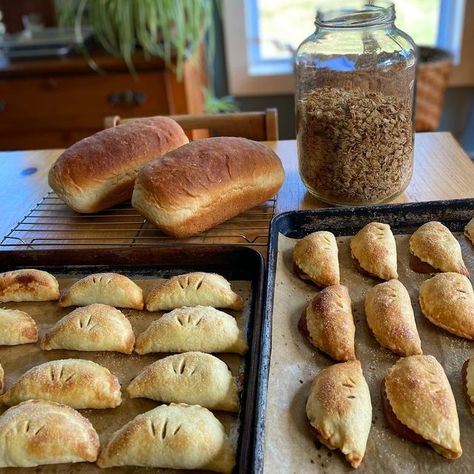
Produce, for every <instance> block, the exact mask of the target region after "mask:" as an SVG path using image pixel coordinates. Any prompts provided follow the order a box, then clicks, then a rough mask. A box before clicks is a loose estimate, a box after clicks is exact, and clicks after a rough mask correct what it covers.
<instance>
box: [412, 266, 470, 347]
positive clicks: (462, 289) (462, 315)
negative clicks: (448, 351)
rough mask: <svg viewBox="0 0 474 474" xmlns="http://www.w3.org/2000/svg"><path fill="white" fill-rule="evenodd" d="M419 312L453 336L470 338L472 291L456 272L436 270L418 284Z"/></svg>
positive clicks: (464, 278) (463, 277)
mask: <svg viewBox="0 0 474 474" xmlns="http://www.w3.org/2000/svg"><path fill="white" fill-rule="evenodd" d="M419 299H420V306H421V311H422V313H423V314H424V315H425V316H426V318H427V319H429V320H430V321H431V322H432V323H433V324H435V325H436V326H439V327H440V328H443V329H445V330H446V331H449V332H451V333H453V334H456V336H460V337H465V338H466V339H474V291H473V289H472V285H471V282H470V281H469V279H468V278H467V277H465V276H464V275H461V274H460V273H438V274H437V275H435V276H434V277H433V278H430V279H429V280H426V281H424V282H423V283H422V284H421V286H420V294H419Z"/></svg>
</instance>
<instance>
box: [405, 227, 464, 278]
mask: <svg viewBox="0 0 474 474" xmlns="http://www.w3.org/2000/svg"><path fill="white" fill-rule="evenodd" d="M410 252H411V253H412V255H414V256H415V257H417V258H418V259H419V260H421V261H422V262H425V263H427V264H428V265H431V267H433V269H434V270H439V271H441V272H456V273H461V274H462V275H466V276H469V272H468V271H467V268H466V265H464V261H463V259H462V253H461V246H460V245H459V242H458V241H457V240H456V237H454V235H453V234H451V231H450V230H449V229H448V228H447V227H446V226H444V225H443V224H441V222H435V221H433V222H427V223H426V224H423V225H422V226H421V227H419V228H418V229H417V230H416V231H415V232H414V233H413V235H412V236H411V237H410Z"/></svg>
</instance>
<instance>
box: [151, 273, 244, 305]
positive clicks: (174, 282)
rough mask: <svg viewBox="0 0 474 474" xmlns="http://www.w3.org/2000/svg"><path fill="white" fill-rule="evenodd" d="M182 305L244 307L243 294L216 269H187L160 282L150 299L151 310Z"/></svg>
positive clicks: (152, 291) (153, 289)
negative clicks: (200, 270) (192, 270)
mask: <svg viewBox="0 0 474 474" xmlns="http://www.w3.org/2000/svg"><path fill="white" fill-rule="evenodd" d="M182 306H212V307H214V308H230V309H242V306H243V301H242V298H241V297H240V296H239V295H237V294H236V293H234V292H233V291H232V288H231V286H230V283H229V282H228V281H227V280H226V279H225V278H224V277H223V276H221V275H217V274H216V273H204V272H194V273H185V274H183V275H178V276H174V277H172V278H170V279H169V280H163V281H161V282H159V283H158V285H156V286H155V287H154V288H152V290H151V291H150V293H149V294H148V297H147V299H146V309H147V310H148V311H159V310H170V309H175V308H180V307H182Z"/></svg>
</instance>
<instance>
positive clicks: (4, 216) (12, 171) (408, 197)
mask: <svg viewBox="0 0 474 474" xmlns="http://www.w3.org/2000/svg"><path fill="white" fill-rule="evenodd" d="M268 144H269V145H270V146H271V147H272V148H274V149H275V151H276V152H277V153H278V155H279V156H280V158H281V160H282V161H283V165H284V167H285V170H286V179H285V183H284V185H283V188H282V189H281V191H280V192H279V195H278V199H277V202H276V212H277V213H280V212H284V211H288V210H293V209H310V208H316V207H326V205H325V204H323V203H321V202H319V201H317V200H316V199H314V198H313V197H312V196H311V195H310V194H309V193H307V192H306V191H305V188H304V186H303V184H302V182H301V179H300V177H299V174H298V164H297V160H296V142H295V141H294V140H285V141H278V142H269V143H268ZM60 153H61V150H41V151H19V152H3V153H0V183H1V186H0V216H1V218H0V236H4V235H6V234H7V233H8V231H9V230H10V229H11V228H12V227H13V226H14V225H15V224H16V223H17V222H18V221H20V220H21V219H22V218H23V217H24V216H25V215H26V214H27V213H28V212H29V211H30V209H31V208H32V207H33V206H34V205H35V204H36V203H37V202H38V201H39V200H40V199H41V198H42V197H43V196H44V195H45V194H46V192H47V191H48V189H49V187H48V184H47V175H48V170H49V168H50V166H51V164H52V163H53V162H54V161H55V160H56V158H57V157H58V156H59V154H60ZM457 198H474V163H473V162H472V161H471V160H470V159H469V157H468V156H467V155H466V153H464V151H463V150H462V149H461V147H460V146H459V144H458V143H457V142H456V140H454V138H453V137H452V136H451V134H449V133H425V134H417V136H416V140H415V169H414V176H413V179H412V181H411V183H410V185H409V186H408V188H407V190H406V191H405V192H404V193H403V194H402V195H401V196H399V197H398V198H397V199H396V200H395V201H394V202H419V201H431V200H441V199H457Z"/></svg>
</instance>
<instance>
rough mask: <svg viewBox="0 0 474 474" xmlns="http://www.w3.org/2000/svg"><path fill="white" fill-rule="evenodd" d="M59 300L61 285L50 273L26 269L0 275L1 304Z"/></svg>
mask: <svg viewBox="0 0 474 474" xmlns="http://www.w3.org/2000/svg"><path fill="white" fill-rule="evenodd" d="M57 299H59V285H58V282H57V280H56V278H54V276H53V275H51V274H50V273H48V272H44V271H42V270H34V269H24V270H13V271H11V272H5V273H0V303H6V302H8V301H15V302H21V301H54V300H57Z"/></svg>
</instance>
